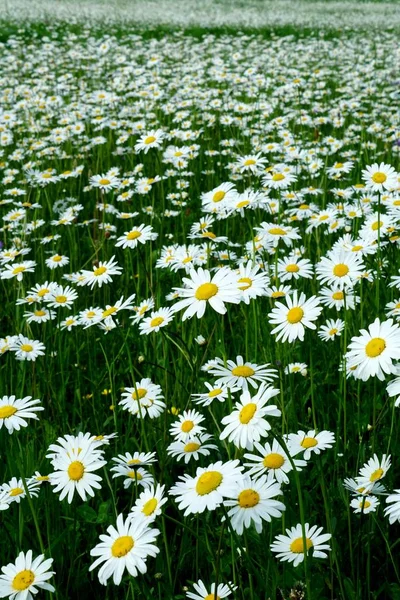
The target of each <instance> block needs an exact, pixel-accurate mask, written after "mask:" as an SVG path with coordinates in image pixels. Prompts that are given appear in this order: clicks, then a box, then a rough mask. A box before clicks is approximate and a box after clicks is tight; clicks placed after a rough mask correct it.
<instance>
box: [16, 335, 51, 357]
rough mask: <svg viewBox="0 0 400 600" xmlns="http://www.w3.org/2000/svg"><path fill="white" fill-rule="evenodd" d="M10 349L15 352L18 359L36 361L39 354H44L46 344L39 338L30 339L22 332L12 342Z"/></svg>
mask: <svg viewBox="0 0 400 600" xmlns="http://www.w3.org/2000/svg"><path fill="white" fill-rule="evenodd" d="M10 350H12V351H13V352H15V357H16V358H17V360H32V361H35V360H36V359H37V357H38V356H44V351H45V350H46V346H45V345H44V344H42V342H39V340H30V339H29V338H27V337H25V336H24V335H22V333H20V334H19V335H18V336H15V337H14V339H13V341H12V343H11V344H10Z"/></svg>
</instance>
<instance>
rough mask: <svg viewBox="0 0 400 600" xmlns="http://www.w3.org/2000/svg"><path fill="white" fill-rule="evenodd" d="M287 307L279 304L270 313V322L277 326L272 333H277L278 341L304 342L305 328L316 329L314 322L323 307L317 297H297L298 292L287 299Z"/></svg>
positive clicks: (302, 295) (301, 295)
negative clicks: (297, 340)
mask: <svg viewBox="0 0 400 600" xmlns="http://www.w3.org/2000/svg"><path fill="white" fill-rule="evenodd" d="M286 302H287V306H285V305H284V304H282V302H277V303H276V305H275V308H273V309H272V311H271V312H270V313H269V315H268V317H269V322H270V323H271V324H273V325H277V326H276V327H275V328H274V329H273V330H272V331H271V333H272V334H274V333H277V334H278V335H277V336H276V341H277V342H279V341H280V340H282V342H286V341H289V342H290V343H292V342H294V341H295V340H296V339H299V340H300V341H303V340H304V332H305V329H304V328H305V327H308V328H309V329H316V326H315V325H314V323H313V322H312V321H315V320H316V319H318V317H319V315H320V313H321V311H322V307H321V306H319V300H318V298H317V296H311V298H309V299H308V300H307V298H306V296H305V295H304V294H303V292H301V294H300V296H299V297H298V295H297V290H295V291H294V292H293V295H292V296H287V298H286Z"/></svg>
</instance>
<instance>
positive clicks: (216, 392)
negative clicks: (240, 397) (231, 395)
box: [207, 388, 222, 398]
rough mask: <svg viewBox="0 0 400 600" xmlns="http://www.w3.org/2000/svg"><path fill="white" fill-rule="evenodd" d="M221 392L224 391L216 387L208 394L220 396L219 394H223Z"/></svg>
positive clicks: (210, 396) (209, 395)
mask: <svg viewBox="0 0 400 600" xmlns="http://www.w3.org/2000/svg"><path fill="white" fill-rule="evenodd" d="M221 392H222V390H221V388H216V389H215V390H211V391H209V392H208V394H207V396H208V397H209V398H215V396H218V395H219V394H221Z"/></svg>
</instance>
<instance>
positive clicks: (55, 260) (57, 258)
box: [51, 254, 62, 262]
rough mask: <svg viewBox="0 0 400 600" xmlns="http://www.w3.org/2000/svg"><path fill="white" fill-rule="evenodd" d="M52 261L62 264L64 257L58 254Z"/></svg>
mask: <svg viewBox="0 0 400 600" xmlns="http://www.w3.org/2000/svg"><path fill="white" fill-rule="evenodd" d="M51 260H52V261H53V262H60V261H61V260H62V256H60V255H59V254H56V255H55V256H53V258H52V259H51Z"/></svg>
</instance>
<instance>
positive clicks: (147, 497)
mask: <svg viewBox="0 0 400 600" xmlns="http://www.w3.org/2000/svg"><path fill="white" fill-rule="evenodd" d="M164 490H165V485H160V484H159V483H157V486H156V487H155V486H154V485H152V486H151V487H149V488H147V489H146V490H144V491H143V492H141V494H140V495H139V498H138V499H137V500H136V502H135V506H134V507H133V508H132V509H131V512H130V513H129V516H128V518H131V519H133V520H135V519H144V520H145V521H146V522H147V523H152V522H153V521H154V520H155V519H156V518H157V517H158V516H159V515H161V513H162V510H161V507H162V506H163V505H164V504H165V503H166V502H168V498H165V497H164Z"/></svg>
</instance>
